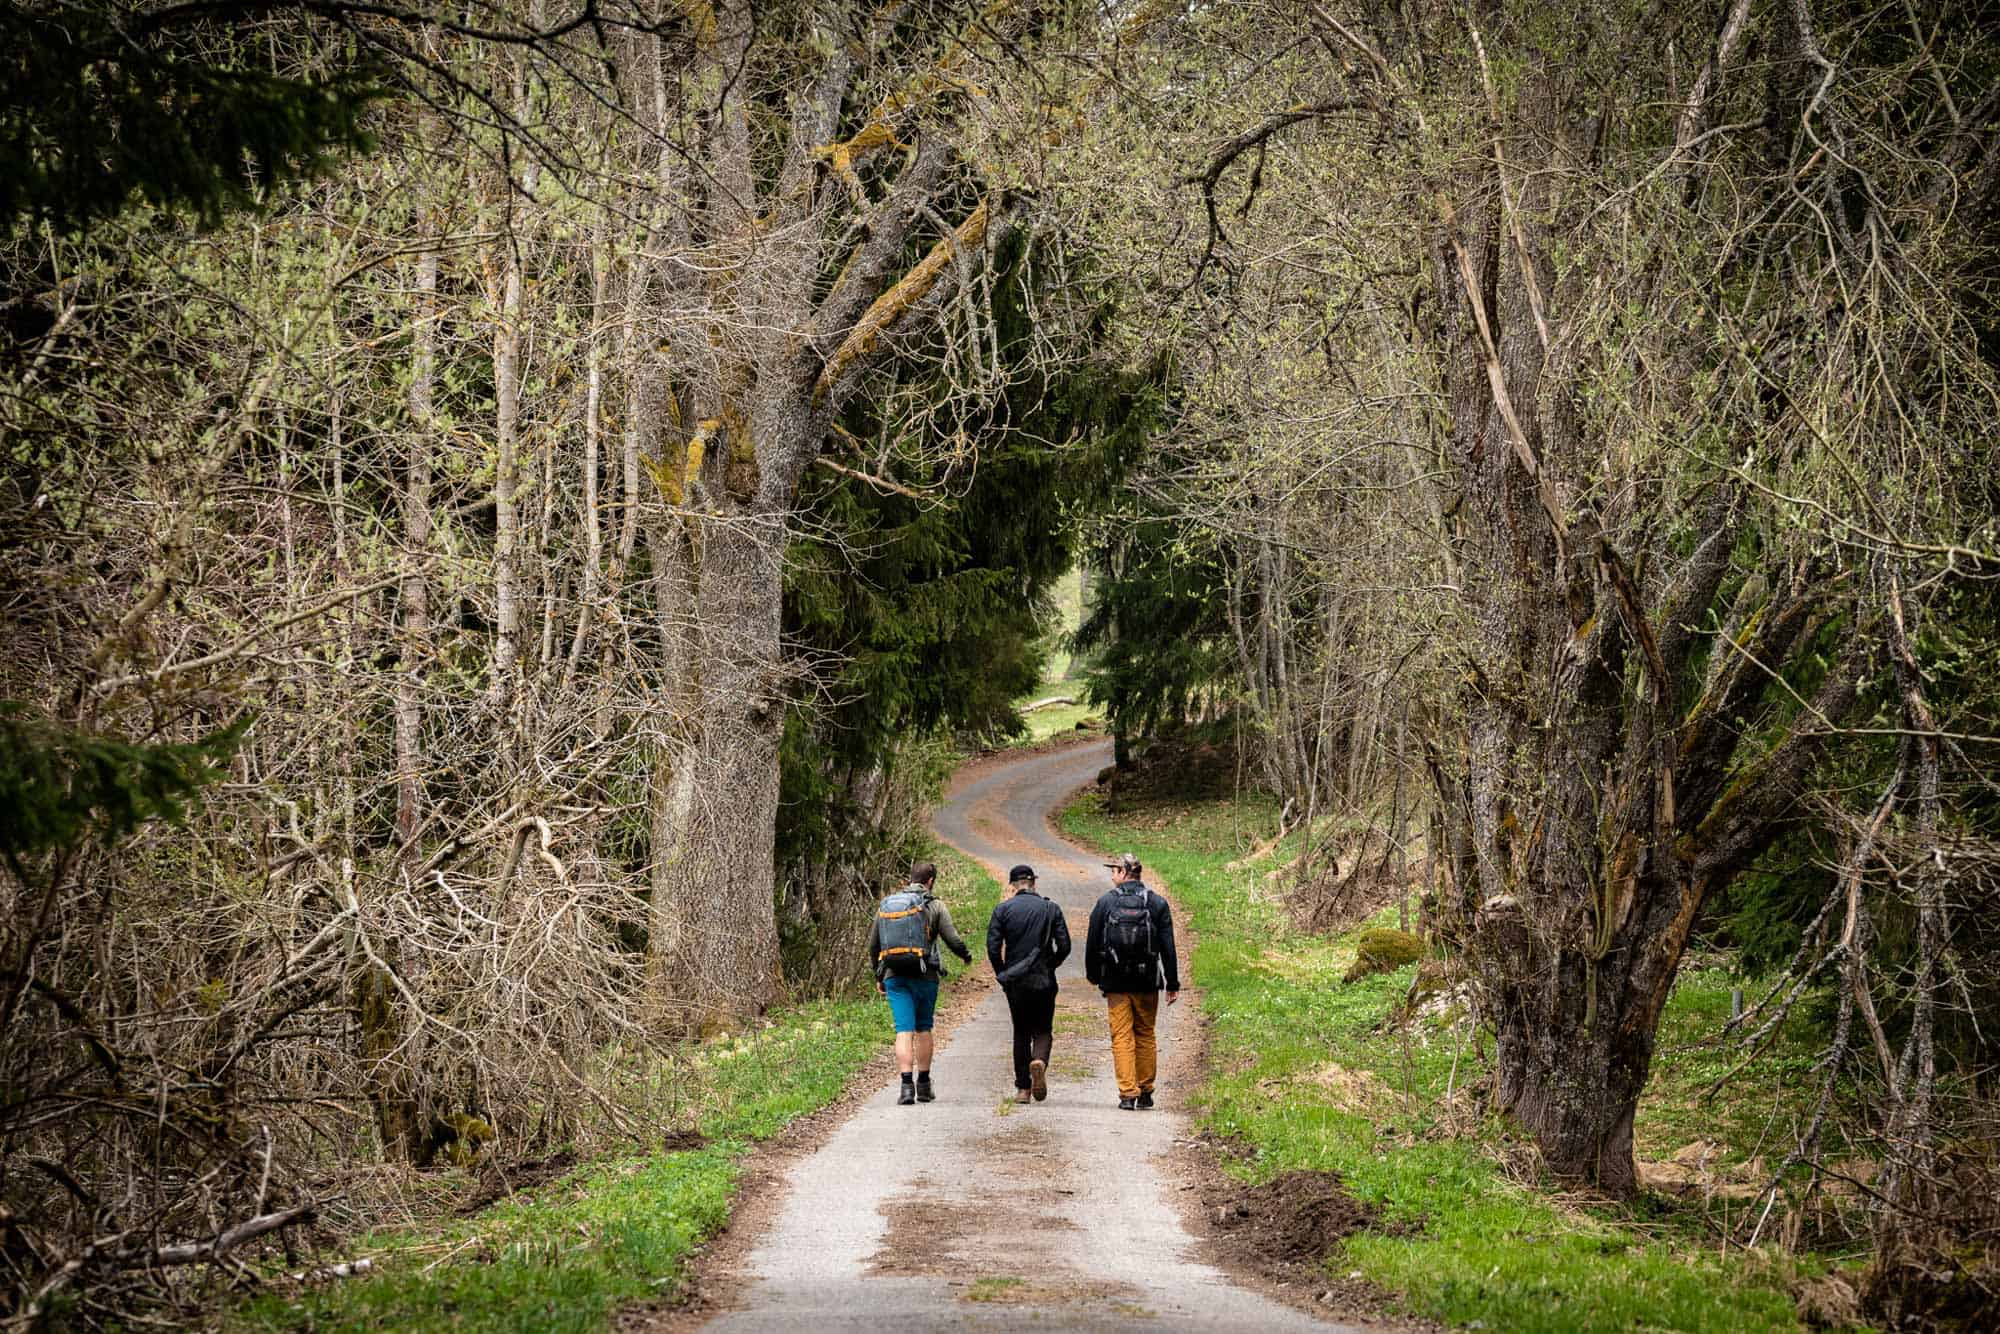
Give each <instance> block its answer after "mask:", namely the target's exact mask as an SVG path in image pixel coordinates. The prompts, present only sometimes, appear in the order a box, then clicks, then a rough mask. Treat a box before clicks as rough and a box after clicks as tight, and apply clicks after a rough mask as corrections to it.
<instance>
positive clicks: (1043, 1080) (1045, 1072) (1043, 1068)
mask: <svg viewBox="0 0 2000 1334" xmlns="http://www.w3.org/2000/svg"><path fill="white" fill-rule="evenodd" d="M1028 1083H1029V1086H1030V1087H1031V1088H1033V1089H1034V1092H1035V1101H1036V1102H1040V1101H1042V1099H1044V1098H1046V1097H1048V1096H1049V1063H1048V1062H1047V1061H1043V1060H1033V1061H1029V1062H1028ZM1021 1101H1023V1102H1026V1101H1027V1099H1026V1098H1023V1099H1021Z"/></svg>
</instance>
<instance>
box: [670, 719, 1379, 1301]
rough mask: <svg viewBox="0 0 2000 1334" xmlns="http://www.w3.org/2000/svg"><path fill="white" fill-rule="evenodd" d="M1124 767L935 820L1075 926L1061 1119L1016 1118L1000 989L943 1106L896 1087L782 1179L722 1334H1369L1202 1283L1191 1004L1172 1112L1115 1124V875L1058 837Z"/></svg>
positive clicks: (1050, 1110) (943, 1059) (1214, 1276)
mask: <svg viewBox="0 0 2000 1334" xmlns="http://www.w3.org/2000/svg"><path fill="white" fill-rule="evenodd" d="M1108 763H1110V748H1109V746H1108V745H1091V746H1083V747H1076V748H1072V749H1066V750H1061V751H1056V752H1053V753H1049V754H1043V755H1033V756H1027V757H1024V758H1021V759H1018V760H1002V761H987V762H985V763H984V764H982V765H980V766H977V767H976V768H974V769H973V770H971V771H969V772H968V773H967V774H966V775H965V776H964V777H963V778H962V779H961V781H960V782H959V783H958V784H957V785H956V786H955V789H954V791H953V792H952V794H951V796H950V798H949V800H948V802H947V804H946V805H945V807H944V809H942V810H941V811H940V812H939V813H938V816H937V820H936V827H937V831H938V833H939V835H940V837H942V838H943V839H944V840H945V841H947V842H949V843H951V844H952V845H954V846H956V847H957V848H959V849H961V850H962V851H964V852H965V853H967V854H968V855H970V856H972V857H975V858H977V859H979V860H980V861H981V862H983V863H985V864H986V865H987V866H988V867H990V868H991V869H992V870H993V872H994V874H995V875H996V876H999V875H1004V874H1005V872H1006V870H1007V868H1008V867H1009V866H1011V865H1012V864H1013V863H1015V862H1017V861H1026V862H1030V863H1032V864H1033V865H1034V866H1035V868H1036V870H1037V871H1038V872H1039V874H1040V877H1041V881H1040V888H1041V889H1042V890H1043V892H1045V893H1047V894H1048V895H1049V896H1050V897H1051V898H1053V899H1055V900H1056V901H1057V902H1058V903H1060V904H1062V906H1063V908H1064V909H1065V910H1066V912H1067V913H1068V914H1069V918H1070V923H1071V929H1072V931H1073V933H1074V935H1075V937H1076V949H1077V952H1076V954H1075V956H1073V957H1072V959H1071V961H1070V963H1069V964H1067V965H1065V966H1064V969H1063V973H1062V978H1061V982H1062V997H1061V1004H1060V1007H1059V1009H1058V1012H1057V1016H1056V1046H1055V1053H1054V1057H1053V1060H1052V1061H1051V1067H1052V1069H1051V1079H1050V1084H1051V1090H1050V1094H1049V1098H1048V1101H1047V1102H1043V1103H1035V1104H1030V1105H1028V1106H1016V1105H1015V1104H1014V1103H1013V1101H1012V1094H1013V1072H1012V1066H1011V1064H1010V1058H1009V1056H1008V1051H1009V1046H1008V1041H1009V1039H1008V1023H1007V1007H1006V1001H1005V999H1004V997H1002V996H1001V994H1000V992H999V990H998V989H997V988H995V989H994V990H992V991H991V992H990V993H989V994H988V995H987V996H986V997H985V998H984V1000H982V1001H981V1002H980V1003H979V1005H978V1006H977V1007H976V1008H975V1009H974V1010H973V1011H972V1012H971V1013H970V1015H969V1016H968V1017H966V1018H964V1019H962V1020H961V1021H960V1022H959V1023H958V1024H957V1025H956V1026H955V1027H954V1028H953V1029H952V1030H951V1031H950V1032H940V1033H939V1035H938V1036H939V1042H938V1055H937V1059H936V1065H935V1075H934V1077H935V1079H936V1082H937V1088H938V1101H937V1102H935V1103H931V1104H928V1105H925V1104H919V1105H917V1106H914V1107H898V1106H896V1104H895V1089H894V1088H893V1087H892V1086H890V1085H888V1084H886V1083H885V1085H884V1087H883V1088H882V1089H881V1090H880V1091H879V1092H877V1093H876V1094H875V1095H873V1096H872V1097H869V1098H868V1099H867V1100H866V1101H865V1102H862V1103H861V1104H860V1105H859V1106H858V1107H857V1108H856V1109H855V1111H854V1113H853V1114H852V1116H850V1117H849V1118H848V1120H847V1121H846V1122H845V1123H844V1124H842V1125H840V1126H839V1127H838V1128H837V1129H835V1130H834V1131H833V1132H832V1133H831V1135H830V1136H829V1137H828V1138H827V1140H826V1142H825V1143H824V1144H823V1145H822V1146H821V1147H820V1148H819V1149H818V1150H817V1151H815V1152H813V1153H812V1154H811V1155H809V1156H806V1157H803V1158H801V1159H799V1160H798V1161H797V1162H796V1163H794V1164H793V1165H792V1166H791V1167H790V1168H789V1169H788V1170H787V1171H786V1173H785V1175H784V1178H783V1181H782V1184H781V1185H780V1186H779V1187H778V1189H780V1190H782V1191H783V1192H784V1201H783V1203H782V1205H780V1206H779V1207H777V1208H776V1209H775V1210H774V1211H772V1217H771V1222H770V1223H769V1225H768V1227H767V1228H766V1230H765V1232H764V1233H763V1235H762V1236H761V1238H759V1240H758V1241H757V1243H756V1245H755V1247H754V1248H753V1249H752V1250H751V1251H750V1252H749V1255H748V1258H747V1261H746V1262H745V1266H744V1267H745V1270H746V1271H747V1272H744V1273H743V1274H742V1275H741V1277H742V1279H743V1280H744V1282H743V1283H742V1284H741V1286H740V1287H739V1288H738V1292H739V1294H740V1297H739V1300H738V1301H737V1302H736V1304H735V1305H736V1309H733V1310H730V1311H726V1312H723V1313H722V1314H721V1315H720V1316H719V1317H718V1318H717V1319H716V1320H714V1321H713V1322H712V1323H711V1324H710V1326H709V1328H711V1329H714V1330H718V1331H730V1332H732V1334H733V1332H734V1331H805V1330H830V1331H839V1330H930V1329H984V1328H1001V1327H1008V1328H1012V1327H1019V1326H1021V1325H1024V1324H1032V1325H1033V1327H1034V1328H1036V1329H1043V1330H1153V1329H1159V1328H1163V1327H1173V1328H1180V1329H1187V1328H1195V1329H1203V1330H1287V1329H1316V1330H1339V1329H1352V1328H1354V1327H1352V1326H1340V1325H1332V1324H1328V1323H1324V1322H1320V1321H1316V1320H1313V1319H1312V1318H1311V1317H1309V1316H1307V1315H1305V1314H1303V1313H1301V1312H1299V1311H1296V1310H1294V1309H1292V1308H1291V1307H1288V1306H1284V1305H1280V1304H1278V1303H1276V1302H1273V1301H1271V1300H1270V1299H1269V1298H1266V1297H1264V1296H1261V1295H1259V1294H1258V1293H1255V1292H1252V1291H1250V1290H1248V1289H1247V1288H1244V1287H1240V1286H1237V1285H1236V1284H1234V1283H1232V1282H1231V1281H1230V1279H1229V1278H1228V1276H1226V1275H1225V1274H1223V1273H1222V1272H1220V1271H1219V1270H1217V1269H1215V1268H1213V1267H1212V1266H1210V1265H1208V1264H1206V1263H1204V1262H1203V1260H1202V1258H1201V1257H1200V1255H1199V1254H1198V1253H1197V1250H1198V1248H1197V1243H1196V1242H1195V1240H1194V1238H1193V1237H1192V1236H1191V1235H1190V1234H1189V1232H1188V1231H1187V1229H1186V1228H1185V1227H1184V1226H1183V1224H1182V1222H1181V1217H1180V1213H1179V1210H1178V1208H1177V1205H1176V1200H1177V1198H1178V1196H1177V1192H1179V1191H1180V1190H1182V1189H1183V1187H1184V1185H1185V1183H1183V1182H1181V1181H1178V1180H1175V1179H1174V1178H1173V1174H1172V1172H1171V1169H1170V1165H1169V1159H1170V1152H1171V1150H1172V1148H1173V1146H1174V1142H1175V1140H1176V1139H1177V1138H1178V1137H1183V1136H1185V1135H1187V1134H1188V1123H1187V1119H1186V1117H1185V1116H1184V1115H1183V1114H1182V1113H1181V1112H1180V1111H1178V1110H1176V1109H1175V1108H1176V1104H1177V1103H1178V1101H1179V1095H1180V1093H1181V1092H1183V1091H1184V1090H1183V1089H1181V1088H1179V1087H1175V1086H1173V1082H1172V1081H1173V1080H1174V1079H1175V1077H1176V1076H1177V1075H1180V1076H1183V1077H1184V1076H1185V1075H1186V1073H1187V1066H1188V1059H1187V1057H1188V1052H1187V1051H1186V1050H1179V1051H1177V1050H1176V1049H1175V1044H1176V1040H1177V1038H1178V1037H1179V1036H1180V1034H1181V1031H1182V1030H1183V1029H1184V1027H1185V1026H1186V1025H1187V1024H1188V1023H1189V1021H1190V1020H1191V1019H1192V1018H1193V1016H1192V1015H1191V1014H1190V1013H1189V1009H1190V1002H1189V999H1188V998H1183V1000H1182V1002H1181V1004H1179V1005H1177V1006H1175V1007H1173V1009H1172V1010H1168V1009H1167V1008H1166V1007H1165V1006H1162V1007H1161V1025H1160V1028H1161V1042H1160V1047H1161V1052H1160V1055H1161V1067H1162V1080H1161V1094H1162V1098H1163V1106H1162V1108H1161V1109H1160V1110H1158V1111H1153V1112H1138V1113H1134V1112H1121V1111H1119V1110H1118V1109H1117V1100H1118V1094H1117V1088H1116V1085H1115V1084H1114V1083H1113V1081H1112V1076H1111V1057H1110V1049H1109V1045H1108V1043H1107V1041H1106V1038H1105V1027H1104V1017H1103V1002H1102V1000H1101V999H1100V998H1099V997H1098V995H1097V992H1096V991H1095V989H1094V988H1091V987H1089V986H1088V985H1087V984H1086V983H1085V982H1084V980H1083V960H1082V952H1083V928H1084V923H1085V920H1086V919H1087V917H1088V914H1089V911H1090V905H1091V904H1092V903H1093V902H1095V901H1096V898H1097V895H1098V894H1099V893H1100V892H1102V890H1103V889H1104V888H1105V886H1106V885H1107V883H1108V873H1107V872H1105V871H1104V870H1103V869H1102V868H1101V867H1100V866H1099V864H1098V861H1099V859H1098V858H1097V857H1094V856H1091V855H1089V854H1086V853H1084V852H1082V851H1080V850H1079V849H1077V848H1075V847H1073V846H1071V845H1069V844H1067V843H1065V842H1064V841H1063V840H1062V839H1060V838H1059V837H1057V835H1056V834H1055V832H1054V831H1053V830H1052V829H1051V828H1050V827H1049V824H1048V814H1049V812H1050V811H1051V810H1052V809H1053V808H1054V807H1055V806H1056V805H1057V804H1058V803H1059V802H1061V801H1062V799H1063V798H1064V797H1065V796H1066V795H1067V794H1069V793H1070V792H1073V791H1074V790H1075V789H1076V788H1078V787H1079V786H1081V785H1082V784H1084V783H1087V782H1089V781H1090V779H1091V778H1092V777H1093V776H1094V775H1095V774H1096V772H1097V771H1098V769H1099V768H1101V767H1102V766H1104V765H1105V764H1108ZM967 943H968V944H972V945H973V946H974V948H975V951H977V950H978V949H979V943H978V942H973V941H968V942H967ZM975 957H977V954H976V955H975ZM975 966H976V967H978V968H980V969H982V970H983V969H984V968H985V961H984V959H983V958H979V959H978V962H977V964H976V965H975ZM1186 966H1187V965H1186V962H1185V958H1184V960H1183V964H1182V967H1183V970H1184V971H1185V969H1186ZM947 985H949V984H947ZM888 1038H889V1024H888V1014H887V1008H886V1006H885V1007H884V1013H883V1041H884V1042H885V1043H886V1042H887V1041H888Z"/></svg>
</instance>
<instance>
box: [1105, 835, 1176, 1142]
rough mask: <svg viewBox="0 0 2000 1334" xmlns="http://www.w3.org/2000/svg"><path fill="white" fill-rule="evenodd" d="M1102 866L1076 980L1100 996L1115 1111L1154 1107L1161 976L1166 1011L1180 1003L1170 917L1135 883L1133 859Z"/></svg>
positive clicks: (1149, 892)
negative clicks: (1105, 882)
mask: <svg viewBox="0 0 2000 1334" xmlns="http://www.w3.org/2000/svg"><path fill="white" fill-rule="evenodd" d="M1104 865H1105V866H1106V867H1107V868H1109V869H1110V871H1111V888H1110V889H1108V890H1106V891H1105V893H1104V896H1103V897H1102V898H1100V899H1098V901H1097V906H1096V907H1094V908H1092V909H1091V910H1090V934H1089V935H1087V936H1085V937H1084V942H1083V972H1084V976H1085V977H1088V978H1089V979H1090V980H1091V982H1093V983H1094V984H1096V986H1097V987H1099V988H1100V989H1101V990H1102V991H1103V992H1104V1003H1105V1008H1106V1011H1107V1013H1108V1014H1109V1017H1110V1020H1111V1064H1112V1067H1113V1068H1114V1070H1116V1072H1117V1075H1118V1110H1119V1111H1121V1112H1133V1111H1144V1110H1146V1109H1149V1108H1151V1107H1152V1105H1153V1080H1154V1077H1155V1076H1156V1074H1157V1073H1158V1067H1159V1059H1160V1058H1159V1044H1158V1042H1157V1041H1156V1040H1155V1037H1154V1026H1155V1023H1156V1022H1157V1020H1158V1019H1159V1016H1160V982H1161V974H1162V971H1164V973H1165V980H1166V988H1167V1004H1169V1005H1172V1004H1173V1003H1174V1002H1175V1001H1177V1000H1179V999H1180V994H1181V972H1180V961H1179V959H1178V958H1176V957H1175V954H1174V914H1173V909H1171V908H1169V907H1168V906H1167V901H1166V900H1165V899H1163V898H1161V897H1160V896H1159V895H1158V894H1155V893H1154V892H1153V891H1152V890H1150V889H1148V888H1146V885H1145V882H1143V881H1142V880H1140V879H1139V872H1140V869H1141V868H1140V866H1139V859H1138V858H1137V857H1135V856H1133V855H1132V854H1131V853H1129V852H1123V853H1120V854H1119V855H1118V858H1117V860H1115V861H1108V862H1106V863H1104Z"/></svg>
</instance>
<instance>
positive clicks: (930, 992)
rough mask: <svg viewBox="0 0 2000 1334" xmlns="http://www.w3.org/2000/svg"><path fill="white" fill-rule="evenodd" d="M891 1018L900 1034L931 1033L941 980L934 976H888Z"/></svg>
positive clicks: (885, 980) (884, 987)
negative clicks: (939, 981)
mask: <svg viewBox="0 0 2000 1334" xmlns="http://www.w3.org/2000/svg"><path fill="white" fill-rule="evenodd" d="M882 990H883V991H884V992H886V993H888V996H889V1015H890V1017H891V1018H893V1019H894V1020H895V1021H896V1031H897V1032H898V1033H928V1032H930V1031H931V1026H932V1023H933V1021H934V1019H935V1018H936V1015H937V993H938V980H937V979H936V978H934V977H895V976H893V975H892V976H890V977H885V978H883V979H882Z"/></svg>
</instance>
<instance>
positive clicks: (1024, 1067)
mask: <svg viewBox="0 0 2000 1334" xmlns="http://www.w3.org/2000/svg"><path fill="white" fill-rule="evenodd" d="M1006 990H1007V1013H1008V1014H1009V1015H1011V1016H1013V1019H1014V1087H1015V1088H1017V1089H1024V1088H1027V1087H1028V1085H1029V1082H1030V1081H1029V1079H1028V1062H1029V1061H1032V1060H1034V1059H1035V1058H1036V1057H1040V1058H1041V1059H1042V1060H1043V1061H1044V1062H1046V1061H1047V1060H1048V1059H1049V1047H1050V1045H1051V1043H1052V1042H1053V1041H1054V1034H1055V1027H1056V989H1055V988H1054V987H1050V988H1049V989H1048V990H1046V991H1029V990H1027V989H1025V988H1023V987H1008V988H1007V989H1006ZM1038 1038H1039V1039H1040V1045H1039V1046H1038V1045H1037V1043H1036V1039H1038Z"/></svg>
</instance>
